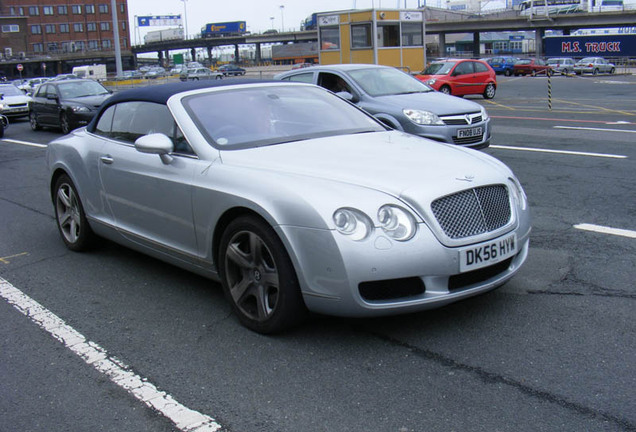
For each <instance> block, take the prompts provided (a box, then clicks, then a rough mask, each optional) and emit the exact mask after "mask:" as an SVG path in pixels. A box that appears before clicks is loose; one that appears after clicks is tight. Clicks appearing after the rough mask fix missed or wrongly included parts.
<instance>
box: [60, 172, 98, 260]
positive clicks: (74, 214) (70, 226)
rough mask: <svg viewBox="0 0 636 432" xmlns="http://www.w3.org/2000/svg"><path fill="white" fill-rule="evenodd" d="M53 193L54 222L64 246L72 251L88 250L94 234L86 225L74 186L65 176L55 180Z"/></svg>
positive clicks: (82, 208) (84, 215)
mask: <svg viewBox="0 0 636 432" xmlns="http://www.w3.org/2000/svg"><path fill="white" fill-rule="evenodd" d="M54 193H55V195H54V203H55V220H56V221H57V228H58V230H59V231H60V234H61V236H62V240H63V241H64V244H66V247H67V248H69V249H71V250H74V251H83V250H86V249H88V248H89V247H90V245H91V244H92V242H93V241H94V239H95V234H93V231H92V230H91V227H90V226H89V225H88V221H87V220H86V214H85V213H84V207H83V206H82V202H81V201H80V198H79V195H78V194H77V190H76V189H75V185H74V184H73V182H72V181H71V179H70V178H69V177H68V176H67V175H62V176H60V177H59V178H58V179H57V181H56V182H55V189H54Z"/></svg>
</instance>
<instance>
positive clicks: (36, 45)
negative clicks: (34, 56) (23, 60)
mask: <svg viewBox="0 0 636 432" xmlns="http://www.w3.org/2000/svg"><path fill="white" fill-rule="evenodd" d="M42 51H44V44H41V43H34V44H33V52H36V53H40V52H42Z"/></svg>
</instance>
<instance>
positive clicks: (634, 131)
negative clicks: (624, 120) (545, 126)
mask: <svg viewBox="0 0 636 432" xmlns="http://www.w3.org/2000/svg"><path fill="white" fill-rule="evenodd" d="M553 128H554V129H573V130H586V131H599V132H624V133H636V130H626V129H603V128H590V127H577V126H553Z"/></svg>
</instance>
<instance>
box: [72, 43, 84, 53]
mask: <svg viewBox="0 0 636 432" xmlns="http://www.w3.org/2000/svg"><path fill="white" fill-rule="evenodd" d="M74 51H76V52H77V51H84V41H77V42H75V50H74Z"/></svg>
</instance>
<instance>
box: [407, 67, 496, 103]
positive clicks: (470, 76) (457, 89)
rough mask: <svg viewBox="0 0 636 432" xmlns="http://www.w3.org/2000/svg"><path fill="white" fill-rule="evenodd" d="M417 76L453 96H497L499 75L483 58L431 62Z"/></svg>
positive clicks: (430, 85)
mask: <svg viewBox="0 0 636 432" xmlns="http://www.w3.org/2000/svg"><path fill="white" fill-rule="evenodd" d="M415 78H417V79H418V80H420V81H422V82H424V83H425V84H426V85H428V86H429V87H432V88H434V89H435V90H438V91H441V92H442V93H446V94H450V95H453V96H464V95H469V94H479V95H482V96H483V97H484V98H485V99H492V98H494V97H495V92H496V91H497V76H496V75H495V71H494V70H493V69H492V68H491V67H490V65H489V64H488V63H486V62H485V61H481V60H465V59H445V60H439V61H435V62H433V63H431V64H430V65H429V66H428V67H427V68H426V69H425V70H424V71H422V73H420V74H418V75H415Z"/></svg>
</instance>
